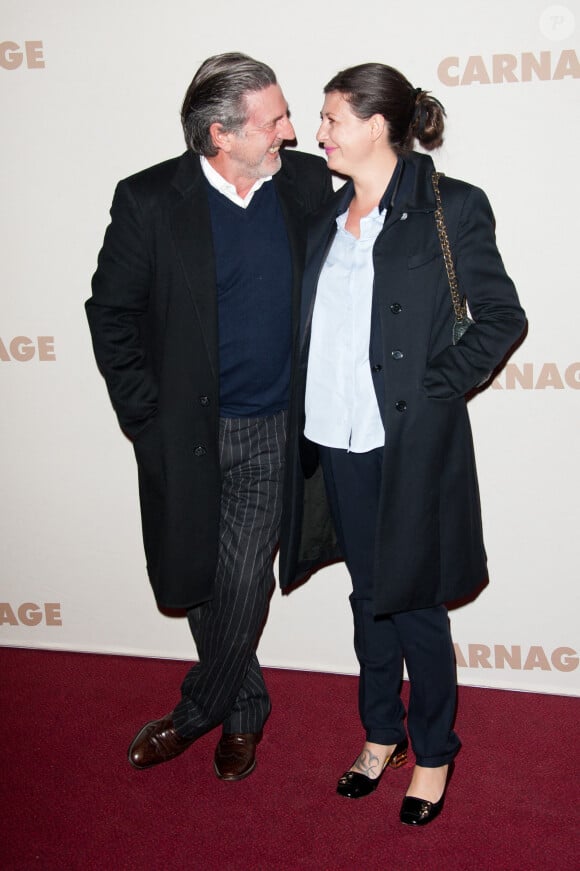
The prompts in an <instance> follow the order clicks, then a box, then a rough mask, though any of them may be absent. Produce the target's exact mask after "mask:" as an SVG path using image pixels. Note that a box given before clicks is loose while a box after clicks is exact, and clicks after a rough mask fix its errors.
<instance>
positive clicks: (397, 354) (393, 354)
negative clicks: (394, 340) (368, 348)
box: [391, 349, 405, 360]
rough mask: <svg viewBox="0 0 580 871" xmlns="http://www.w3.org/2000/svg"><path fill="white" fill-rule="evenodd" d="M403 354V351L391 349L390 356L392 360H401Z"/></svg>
mask: <svg viewBox="0 0 580 871" xmlns="http://www.w3.org/2000/svg"><path fill="white" fill-rule="evenodd" d="M404 356H405V355H404V354H403V352H402V351H399V350H398V349H397V350H396V351H391V357H392V358H393V360H402V359H403V357H404Z"/></svg>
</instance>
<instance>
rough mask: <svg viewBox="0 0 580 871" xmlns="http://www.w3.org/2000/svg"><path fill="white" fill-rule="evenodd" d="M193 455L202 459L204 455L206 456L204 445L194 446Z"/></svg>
mask: <svg viewBox="0 0 580 871" xmlns="http://www.w3.org/2000/svg"><path fill="white" fill-rule="evenodd" d="M193 453H194V456H196V457H203V456H204V455H205V454H207V449H206V447H205V445H195V447H194V449H193Z"/></svg>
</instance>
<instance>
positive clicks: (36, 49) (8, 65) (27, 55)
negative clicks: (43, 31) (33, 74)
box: [0, 39, 46, 70]
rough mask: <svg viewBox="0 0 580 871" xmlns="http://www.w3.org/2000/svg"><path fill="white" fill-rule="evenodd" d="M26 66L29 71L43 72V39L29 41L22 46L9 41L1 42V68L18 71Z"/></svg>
mask: <svg viewBox="0 0 580 871" xmlns="http://www.w3.org/2000/svg"><path fill="white" fill-rule="evenodd" d="M23 64H24V66H25V67H26V68H28V69H29V70H43V69H44V68H45V66H46V64H45V62H44V46H43V43H42V40H41V39H27V40H25V41H24V42H23V43H22V45H19V44H18V43H17V42H12V40H10V39H7V40H5V41H4V42H0V67H1V68H2V69H4V70H17V69H18V68H19V67H21V66H22V65H23Z"/></svg>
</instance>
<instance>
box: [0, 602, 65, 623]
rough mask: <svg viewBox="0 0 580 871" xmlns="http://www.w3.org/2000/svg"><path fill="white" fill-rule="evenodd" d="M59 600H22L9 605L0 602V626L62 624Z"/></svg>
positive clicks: (8, 603)
mask: <svg viewBox="0 0 580 871" xmlns="http://www.w3.org/2000/svg"><path fill="white" fill-rule="evenodd" d="M61 607H62V606H61V603H60V602H43V603H42V604H40V605H37V604H36V602H23V603H22V604H21V605H14V606H13V605H11V604H10V602H0V626H5V625H8V626H39V625H40V624H41V623H43V624H44V625H45V626H62V616H61Z"/></svg>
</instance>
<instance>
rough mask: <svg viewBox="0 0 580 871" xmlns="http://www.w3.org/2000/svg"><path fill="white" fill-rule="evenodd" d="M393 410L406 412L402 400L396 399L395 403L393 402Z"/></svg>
mask: <svg viewBox="0 0 580 871" xmlns="http://www.w3.org/2000/svg"><path fill="white" fill-rule="evenodd" d="M395 408H396V409H397V411H406V410H407V403H406V402H405V400H404V399H398V400H397V402H395Z"/></svg>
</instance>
